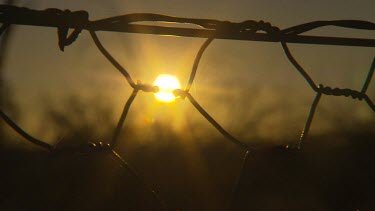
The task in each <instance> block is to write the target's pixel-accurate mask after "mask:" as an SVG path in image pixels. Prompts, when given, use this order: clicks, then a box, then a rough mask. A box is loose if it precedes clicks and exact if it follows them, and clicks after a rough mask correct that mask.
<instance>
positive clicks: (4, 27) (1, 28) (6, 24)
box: [0, 23, 10, 36]
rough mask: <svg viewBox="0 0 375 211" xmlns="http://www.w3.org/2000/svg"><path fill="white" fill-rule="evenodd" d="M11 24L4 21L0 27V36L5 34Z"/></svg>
mask: <svg viewBox="0 0 375 211" xmlns="http://www.w3.org/2000/svg"><path fill="white" fill-rule="evenodd" d="M9 26H10V24H9V23H3V25H1V27H0V36H1V35H3V33H4V32H5V31H6V30H7V29H8V28H9Z"/></svg>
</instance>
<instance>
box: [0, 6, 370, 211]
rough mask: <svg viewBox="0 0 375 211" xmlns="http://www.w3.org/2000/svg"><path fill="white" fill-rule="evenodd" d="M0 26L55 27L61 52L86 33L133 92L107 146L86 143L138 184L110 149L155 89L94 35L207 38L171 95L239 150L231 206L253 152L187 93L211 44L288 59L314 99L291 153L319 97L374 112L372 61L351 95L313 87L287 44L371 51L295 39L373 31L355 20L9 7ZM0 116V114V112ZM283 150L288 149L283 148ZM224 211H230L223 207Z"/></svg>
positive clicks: (336, 41) (342, 41)
mask: <svg viewBox="0 0 375 211" xmlns="http://www.w3.org/2000/svg"><path fill="white" fill-rule="evenodd" d="M144 21H154V22H169V23H187V24H191V25H196V26H199V27H201V28H200V29H192V28H179V27H161V26H150V25H142V24H137V22H144ZM0 22H2V23H3V25H2V26H1V27H0V35H1V33H3V32H4V31H5V30H6V28H7V27H8V26H10V25H11V24H19V25H35V26H47V27H56V28H57V30H58V38H59V42H58V45H59V48H60V50H62V51H63V50H64V48H65V47H66V46H69V45H71V44H72V43H74V41H76V39H77V38H78V36H79V34H80V33H81V31H82V30H83V29H85V30H88V31H89V32H90V35H91V37H92V39H93V42H94V43H95V45H96V46H97V48H98V49H99V51H100V52H101V53H102V54H103V55H104V57H105V58H107V60H108V61H109V62H110V63H111V64H112V65H113V66H114V67H115V68H116V69H117V70H118V71H119V72H120V73H121V74H122V75H123V76H124V78H125V79H126V80H127V82H128V84H129V85H130V87H132V88H133V92H132V94H131V95H130V96H129V98H128V100H127V102H126V103H125V106H124V109H123V112H122V114H121V117H120V119H119V121H118V123H117V126H116V128H115V131H114V134H113V136H112V140H111V142H110V144H107V145H103V144H102V143H100V144H92V145H91V146H94V147H99V148H100V147H101V148H103V146H105V148H107V149H108V151H110V153H111V154H112V155H114V156H115V158H116V159H117V160H119V161H120V162H121V163H122V165H123V166H124V167H125V168H126V169H128V170H129V171H130V172H131V173H132V174H133V176H134V177H136V178H138V179H139V180H140V181H142V180H141V176H140V175H139V173H137V171H136V170H135V169H134V168H132V167H131V166H130V165H129V164H128V162H127V161H125V159H124V158H123V157H122V156H120V155H119V154H118V153H117V152H116V151H115V148H116V145H117V142H118V139H119V135H120V133H121V129H122V127H123V124H124V121H125V119H126V117H127V114H128V112H129V110H130V108H131V105H132V103H133V101H134V99H135V98H136V96H137V94H138V93H139V91H143V92H151V93H156V92H158V91H159V88H158V87H156V86H152V85H149V84H143V83H141V82H140V81H137V83H135V82H134V80H133V79H132V77H131V75H130V73H129V72H128V71H127V70H126V69H125V68H124V67H123V66H122V65H121V64H120V63H119V62H117V60H116V59H115V58H114V57H113V56H112V55H111V54H110V53H109V52H108V51H107V50H106V49H105V48H104V46H103V45H102V44H101V42H100V40H99V38H98V36H97V35H96V33H95V32H96V31H117V32H129V33H145V34H165V35H177V36H187V37H201V38H207V40H206V41H205V42H204V43H203V44H202V46H201V47H200V49H199V51H198V52H197V55H196V57H195V60H194V63H193V66H192V70H191V73H190V77H189V80H188V82H187V86H186V88H185V90H179V89H178V90H175V91H174V94H175V95H176V96H180V97H182V99H184V98H187V99H188V100H189V101H190V103H191V104H192V105H193V106H194V107H195V109H196V110H197V111H198V112H199V113H200V114H201V115H202V116H203V117H204V118H205V119H206V120H207V121H208V122H209V123H210V124H211V125H212V126H213V127H215V128H216V130H217V131H218V132H219V133H221V134H222V135H223V136H224V137H225V138H226V139H227V140H229V141H231V142H232V143H234V144H236V145H237V146H239V147H242V148H244V149H245V154H244V156H243V167H242V169H241V171H240V174H239V177H238V181H237V182H236V184H235V185H234V188H233V195H232V197H231V199H230V200H231V201H230V202H229V204H231V203H232V202H233V200H234V198H235V197H236V194H237V191H238V184H239V180H241V177H242V173H243V171H244V165H245V163H246V161H247V159H248V157H249V156H248V155H249V152H250V150H254V149H255V147H253V146H251V145H250V144H247V143H246V142H243V141H240V140H238V139H237V138H235V137H234V136H232V135H231V134H230V133H229V132H227V131H226V130H225V129H224V128H223V127H222V126H221V125H220V124H219V123H218V122H217V121H216V120H215V119H214V118H213V117H212V116H211V115H209V114H208V112H207V111H206V110H204V109H203V107H202V106H201V105H200V104H199V103H198V102H197V101H196V100H195V99H194V97H193V96H192V95H191V94H190V93H189V91H190V89H191V86H192V83H193V81H194V78H195V75H196V73H197V70H198V65H199V62H200V60H201V58H202V55H203V53H204V51H205V50H206V49H207V47H208V46H209V45H210V44H211V43H212V41H213V40H214V39H233V40H253V41H264V42H280V43H281V46H282V48H283V50H284V53H285V55H286V57H287V59H288V60H289V62H290V63H291V64H292V65H293V66H294V68H295V69H296V70H297V72H298V73H299V74H300V75H301V76H302V77H303V78H304V79H305V81H306V82H307V83H308V85H309V86H310V87H311V89H312V90H313V91H314V92H316V96H315V98H314V100H313V102H312V105H311V107H310V111H309V114H308V118H307V120H306V123H305V126H304V128H303V130H302V132H301V136H300V139H299V142H298V144H297V148H298V149H300V148H301V147H302V145H303V143H304V142H305V140H306V138H307V136H308V132H309V129H310V128H311V125H312V121H313V117H314V114H315V112H316V110H317V107H318V105H319V102H320V99H321V97H322V95H332V96H345V97H352V98H353V99H357V100H360V101H362V100H364V101H365V102H366V103H367V105H368V106H369V107H370V108H371V109H372V110H373V111H374V112H375V105H374V103H373V102H372V100H371V99H370V98H369V96H368V95H367V94H366V91H367V89H368V87H369V85H370V82H371V79H372V77H373V73H374V69H375V58H374V59H373V62H372V65H371V67H370V69H369V72H368V75H367V77H366V79H365V82H364V84H363V87H362V89H361V91H360V92H359V91H356V90H352V89H342V88H331V87H329V86H324V85H322V84H319V85H318V86H317V85H316V82H315V81H314V80H313V78H312V77H311V76H310V75H309V74H308V71H306V70H305V69H304V68H303V67H302V66H301V65H300V64H299V63H298V61H297V60H296V59H295V58H294V56H293V55H292V53H291V51H290V49H289V47H288V45H287V43H309V44H321V45H343V46H364V47H375V40H374V39H362V38H343V37H322V36H307V35H301V34H303V33H305V32H308V31H311V30H314V29H317V28H321V27H325V26H336V27H344V28H351V29H360V30H375V24H374V23H371V22H367V21H360V20H334V21H314V22H309V23H304V24H301V25H296V26H292V27H289V28H286V29H279V28H278V27H276V26H272V25H271V24H270V23H267V22H264V21H253V20H247V21H243V22H240V23H233V22H228V21H219V20H213V19H193V18H181V17H172V16H165V15H159V14H150V13H136V14H128V15H123V16H116V17H111V18H106V19H102V20H97V21H89V20H88V13H87V12H86V11H76V12H71V11H69V10H64V11H63V10H59V9H46V10H42V11H39V10H31V9H28V8H19V7H15V6H9V5H0ZM70 28H72V29H73V32H72V33H70V34H68V31H69V29H70ZM0 111H1V110H0ZM0 116H1V117H2V119H3V120H4V121H5V122H6V123H7V124H8V125H9V126H10V127H12V128H13V129H14V130H15V131H16V132H17V133H19V134H20V135H21V136H22V137H23V138H25V139H26V140H27V141H29V142H31V143H33V144H36V145H38V146H41V147H43V148H46V149H48V150H50V151H54V150H56V149H55V147H53V146H51V145H49V144H47V143H46V142H43V141H40V140H38V139H36V138H34V137H32V136H31V135H29V134H28V133H27V132H25V131H24V130H23V129H22V128H21V127H20V126H18V125H17V124H16V123H15V122H14V121H13V120H12V119H11V118H9V117H8V116H7V115H6V114H5V113H4V112H3V111H1V112H0ZM287 148H288V149H289V147H287ZM142 184H143V187H144V188H145V189H147V190H148V191H150V192H151V193H152V194H153V196H154V197H155V199H157V200H158V201H159V203H160V204H161V205H162V206H163V208H165V209H168V208H167V206H166V203H165V202H164V201H163V200H161V198H160V197H159V196H158V194H157V193H156V191H154V190H153V189H152V188H150V187H149V186H147V185H146V184H145V183H144V182H143V181H142ZM229 209H230V208H229Z"/></svg>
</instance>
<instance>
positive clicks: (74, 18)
mask: <svg viewBox="0 0 375 211" xmlns="http://www.w3.org/2000/svg"><path fill="white" fill-rule="evenodd" d="M46 11H49V12H51V13H53V14H54V15H55V16H56V18H57V20H58V21H59V22H60V23H61V25H60V26H58V27H57V34H58V38H59V48H60V50H61V51H64V48H65V47H66V46H69V45H71V44H72V43H73V42H74V41H76V39H77V38H78V36H79V34H80V33H81V32H82V29H83V28H84V27H85V26H86V25H87V24H88V23H89V14H88V12H86V11H75V12H72V11H70V10H59V9H47V10H46ZM71 23H75V25H74V26H71V25H70V24H71ZM70 27H75V29H74V31H73V32H72V33H70V34H69V35H68V32H69V28H70Z"/></svg>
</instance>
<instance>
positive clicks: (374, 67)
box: [361, 57, 375, 93]
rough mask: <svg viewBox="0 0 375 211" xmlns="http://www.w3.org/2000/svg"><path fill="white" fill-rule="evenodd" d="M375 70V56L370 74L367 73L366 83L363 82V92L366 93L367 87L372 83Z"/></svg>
mask: <svg viewBox="0 0 375 211" xmlns="http://www.w3.org/2000/svg"><path fill="white" fill-rule="evenodd" d="M374 70H375V57H374V59H373V60H372V64H371V67H370V70H369V71H368V74H367V77H366V81H365V83H364V84H363V87H362V90H361V93H366V91H367V88H368V86H369V85H370V82H371V79H372V76H373V74H374Z"/></svg>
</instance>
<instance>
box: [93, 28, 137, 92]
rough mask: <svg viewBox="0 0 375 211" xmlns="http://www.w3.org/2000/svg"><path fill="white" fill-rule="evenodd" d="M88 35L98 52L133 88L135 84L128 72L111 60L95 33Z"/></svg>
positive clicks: (113, 59)
mask: <svg viewBox="0 0 375 211" xmlns="http://www.w3.org/2000/svg"><path fill="white" fill-rule="evenodd" d="M90 35H91V37H92V39H93V40H94V43H95V45H96V47H98V49H99V50H100V52H101V53H102V54H103V55H104V56H105V57H106V58H107V59H108V61H110V62H111V63H112V65H113V66H115V67H116V69H117V70H119V71H120V72H121V73H122V75H123V76H124V77H125V78H126V80H127V81H128V83H129V85H130V86H131V87H132V88H135V87H136V84H135V83H134V81H133V79H132V77H131V76H130V74H129V73H128V71H127V70H126V69H125V68H124V67H122V66H121V65H120V63H118V62H117V61H116V59H115V58H113V57H112V55H111V54H110V53H108V51H107V50H106V49H105V48H104V46H103V45H102V43H101V42H100V40H99V38H98V36H96V33H95V32H94V31H90Z"/></svg>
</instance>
